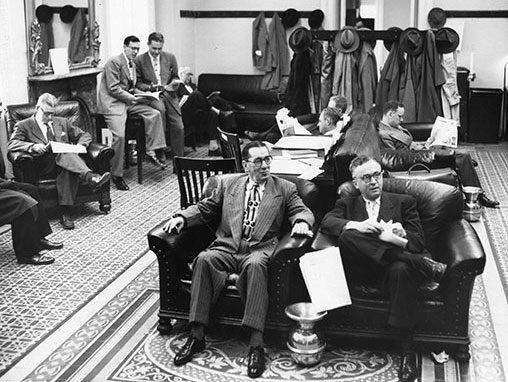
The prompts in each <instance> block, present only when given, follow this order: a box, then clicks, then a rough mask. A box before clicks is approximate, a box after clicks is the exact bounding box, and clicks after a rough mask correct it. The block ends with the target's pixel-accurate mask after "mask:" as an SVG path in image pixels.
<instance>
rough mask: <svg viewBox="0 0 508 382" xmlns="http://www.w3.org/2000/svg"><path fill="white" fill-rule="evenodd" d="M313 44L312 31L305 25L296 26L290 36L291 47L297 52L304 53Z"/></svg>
mask: <svg viewBox="0 0 508 382" xmlns="http://www.w3.org/2000/svg"><path fill="white" fill-rule="evenodd" d="M311 45H312V33H311V31H310V30H308V29H307V28H305V27H299V28H296V29H295V30H294V31H293V33H291V36H289V47H290V48H291V50H292V51H293V52H295V53H303V52H305V51H306V50H307V49H309V48H310V46H311Z"/></svg>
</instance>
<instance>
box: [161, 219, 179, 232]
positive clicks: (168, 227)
mask: <svg viewBox="0 0 508 382" xmlns="http://www.w3.org/2000/svg"><path fill="white" fill-rule="evenodd" d="M184 224H185V220H184V218H183V217H182V216H175V217H172V218H171V219H169V220H168V221H167V222H166V224H164V226H163V227H162V230H163V231H164V232H167V233H171V232H172V231H173V230H175V231H176V233H180V231H181V230H182V228H183V226H184Z"/></svg>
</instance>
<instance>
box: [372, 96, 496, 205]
mask: <svg viewBox="0 0 508 382" xmlns="http://www.w3.org/2000/svg"><path fill="white" fill-rule="evenodd" d="M403 120H404V105H403V104H401V103H400V102H397V101H388V102H387V103H385V105H384V106H383V119H382V120H381V122H379V136H380V138H381V147H382V148H386V149H392V150H423V149H426V148H429V147H430V144H431V143H432V142H426V144H425V145H424V144H421V143H418V142H414V141H413V136H412V135H411V133H410V132H409V131H408V130H406V129H405V128H404V127H402V126H401V123H402V121H403ZM455 161H456V165H457V173H458V174H459V177H460V180H461V182H462V184H463V185H464V186H473V187H479V188H482V185H481V183H480V179H479V178H478V174H477V173H476V170H475V168H474V165H473V160H472V159H471V156H470V155H469V154H468V153H461V152H457V151H455ZM478 200H479V201H480V203H481V204H483V205H484V206H485V207H490V208H494V207H497V206H498V205H499V202H497V201H495V200H492V199H490V198H488V197H487V195H485V193H483V192H482V193H481V194H480V196H479V197H478Z"/></svg>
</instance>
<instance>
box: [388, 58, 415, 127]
mask: <svg viewBox="0 0 508 382" xmlns="http://www.w3.org/2000/svg"><path fill="white" fill-rule="evenodd" d="M418 61H420V56H407V60H406V66H405V68H404V72H403V74H402V79H401V85H402V87H401V89H400V93H399V94H400V98H399V99H400V101H401V102H402V104H403V105H404V121H405V122H416V102H417V100H416V88H417V83H416V84H415V78H416V77H417V75H416V70H415V69H414V68H415V67H417V66H418V65H417V62H418ZM388 101H389V100H388Z"/></svg>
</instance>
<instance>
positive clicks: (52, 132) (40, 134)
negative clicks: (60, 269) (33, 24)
mask: <svg viewBox="0 0 508 382" xmlns="http://www.w3.org/2000/svg"><path fill="white" fill-rule="evenodd" d="M57 103H58V101H57V99H56V98H55V96H53V95H52V94H49V93H44V94H42V95H41V96H40V97H39V99H38V100H37V105H36V111H35V114H34V116H32V117H30V118H27V119H24V120H23V121H20V122H18V123H17V124H16V126H15V127H14V132H13V133H12V136H11V139H10V140H9V143H8V146H7V147H8V149H9V151H23V152H26V153H28V154H30V155H32V156H33V157H35V158H36V160H35V166H36V169H37V172H38V173H39V175H40V177H42V178H44V177H45V176H51V175H53V174H54V173H56V174H57V176H56V190H57V192H58V204H59V205H60V206H61V208H62V218H61V220H60V222H61V224H62V227H63V228H65V229H73V228H74V222H73V221H72V218H71V207H72V206H73V205H74V201H75V199H76V194H77V192H78V186H79V183H80V181H81V182H82V183H86V184H89V185H90V186H92V187H94V188H98V187H101V186H102V185H103V184H105V183H106V182H108V181H109V179H110V177H111V174H110V173H109V172H105V173H104V174H102V175H99V174H96V173H94V172H92V170H90V168H89V167H88V166H87V165H86V163H85V161H84V160H83V158H81V157H80V156H79V155H78V154H76V153H60V154H54V153H53V152H52V150H51V146H50V144H49V142H50V141H56V142H63V143H73V144H76V145H82V146H85V147H87V146H88V145H89V144H90V142H91V141H92V136H91V135H90V134H89V133H87V132H85V131H83V130H81V129H80V128H79V127H77V126H73V125H72V124H71V122H70V121H69V120H68V119H66V118H61V117H54V116H53V115H54V114H55V107H56V106H57Z"/></svg>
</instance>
